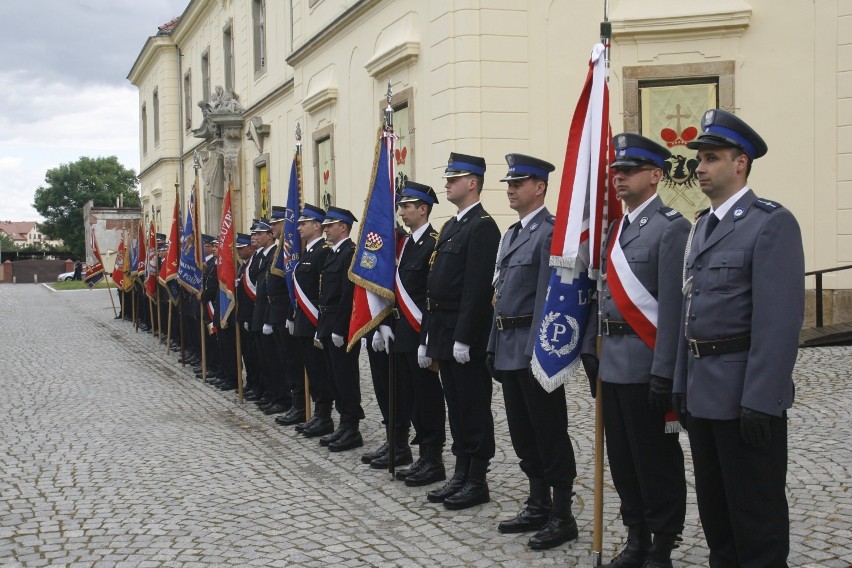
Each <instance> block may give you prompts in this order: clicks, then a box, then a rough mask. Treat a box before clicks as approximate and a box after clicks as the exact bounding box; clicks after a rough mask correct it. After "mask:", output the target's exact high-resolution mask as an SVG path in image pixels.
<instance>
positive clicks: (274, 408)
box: [263, 402, 287, 416]
mask: <svg viewBox="0 0 852 568" xmlns="http://www.w3.org/2000/svg"><path fill="white" fill-rule="evenodd" d="M286 410H287V407H286V406H284V405H283V404H281V403H280V402H279V403H276V404H270V405H269V406H267V407H266V408H264V409H263V413H264V414H266V415H267V416H270V415H272V414H281V413H282V412H284V411H286Z"/></svg>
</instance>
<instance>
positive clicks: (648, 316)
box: [606, 220, 658, 349]
mask: <svg viewBox="0 0 852 568" xmlns="http://www.w3.org/2000/svg"><path fill="white" fill-rule="evenodd" d="M623 226H624V223H623V222H622V221H621V220H619V222H618V225H617V227H616V228H615V230H614V234H612V235H611V237H610V241H609V247H608V249H607V266H608V267H607V272H606V279H607V284H608V285H609V290H610V292H612V299H613V300H614V301H615V305H616V307H618V311H619V312H621V315H622V316H624V319H625V320H626V321H627V323H628V324H630V327H632V328H633V331H635V332H636V334H637V335H638V336H639V337H640V338H641V339H642V341H644V342H645V344H646V345H647V346H648V347H650V348H651V349H653V348H654V345H656V342H657V311H658V305H657V300H656V298H654V296H652V295H651V293H650V292H648V290H647V289H646V288H645V286H643V285H642V283H641V282H640V281H639V279H638V278H636V275H635V274H633V271H632V270H630V264H628V262H627V258H626V257H625V256H624V251H623V250H622V249H621V243H620V242H619V237H620V236H621V229H622V227H623Z"/></svg>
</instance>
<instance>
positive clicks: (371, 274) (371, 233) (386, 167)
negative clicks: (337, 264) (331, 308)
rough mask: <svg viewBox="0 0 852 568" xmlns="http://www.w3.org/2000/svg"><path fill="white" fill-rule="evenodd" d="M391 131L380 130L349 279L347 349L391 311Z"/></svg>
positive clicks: (393, 227) (393, 232)
mask: <svg viewBox="0 0 852 568" xmlns="http://www.w3.org/2000/svg"><path fill="white" fill-rule="evenodd" d="M393 142H394V135H393V131H389V130H380V131H379V140H378V142H377V143H376V158H375V160H374V162H373V176H372V180H371V181H370V193H369V195H367V203H366V205H365V207H364V217H363V222H362V223H361V232H360V234H359V235H358V244H357V247H356V249H355V255H354V256H353V257H352V266H351V267H350V268H349V279H350V280H351V281H352V282H354V283H355V295H354V298H353V302H352V318H351V319H350V320H349V349H351V348H352V347H353V346H354V345H355V343H356V342H357V341H359V340H360V339H361V338H362V337H364V335H366V334H367V333H369V332H370V331H371V330H373V329H374V328H375V327H376V326H378V325H379V323H381V321H382V320H383V319H385V318H386V317H387V316H388V315H389V314H390V313H391V310H392V309H393V304H394V300H395V296H394V278H395V275H396V222H395V221H396V202H395V200H394V197H395V193H394V185H393V180H394V177H395V176H394V161H393Z"/></svg>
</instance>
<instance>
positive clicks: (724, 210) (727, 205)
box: [710, 186, 749, 221]
mask: <svg viewBox="0 0 852 568" xmlns="http://www.w3.org/2000/svg"><path fill="white" fill-rule="evenodd" d="M748 190H749V187H748V186H745V187H744V188H742V189H741V190H739V191H738V192H736V193H735V194H733V195H732V196H730V197H729V198H728V199H726V200H725V202H724V203H723V204H721V205H720V206H719V208H718V209H713V207H710V215H716V217H718V218H719V220H720V221H721V220H722V219H724V218H725V215H727V214H728V211H730V210H731V207H733V206H734V203H736V202H737V201H739V200H740V198H741V197H742V196H743V195H745V194H746V192H747V191H748Z"/></svg>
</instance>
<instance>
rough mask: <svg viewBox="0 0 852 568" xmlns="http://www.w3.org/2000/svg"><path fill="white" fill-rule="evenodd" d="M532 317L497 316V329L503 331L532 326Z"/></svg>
mask: <svg viewBox="0 0 852 568" xmlns="http://www.w3.org/2000/svg"><path fill="white" fill-rule="evenodd" d="M532 321H533V317H532V316H531V315H530V316H510V317H498V318H497V329H499V330H500V331H503V330H504V329H515V328H518V327H532Z"/></svg>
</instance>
